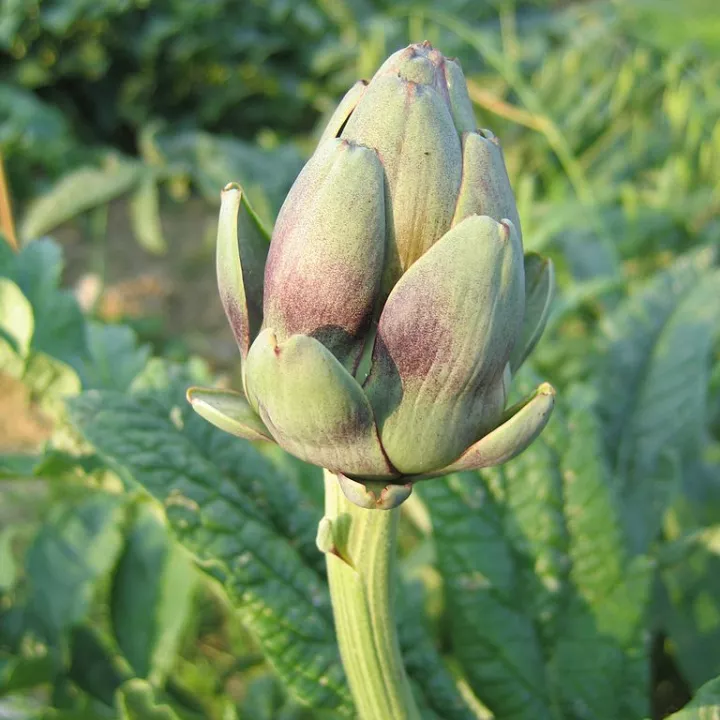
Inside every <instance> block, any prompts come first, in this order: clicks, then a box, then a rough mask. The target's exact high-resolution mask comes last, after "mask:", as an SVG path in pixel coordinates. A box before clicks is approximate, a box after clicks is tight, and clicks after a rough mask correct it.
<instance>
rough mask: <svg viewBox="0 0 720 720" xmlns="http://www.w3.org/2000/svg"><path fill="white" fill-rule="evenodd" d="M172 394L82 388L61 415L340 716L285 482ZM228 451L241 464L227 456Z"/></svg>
mask: <svg viewBox="0 0 720 720" xmlns="http://www.w3.org/2000/svg"><path fill="white" fill-rule="evenodd" d="M181 397H182V396H180V397H178V394H177V392H176V391H175V392H172V393H170V392H167V391H166V392H163V391H162V390H161V391H155V392H154V393H153V391H149V392H146V393H144V394H138V395H137V396H135V397H127V396H124V395H120V394H118V393H112V392H104V393H99V392H89V393H85V394H84V395H82V396H80V397H79V398H78V399H76V400H75V401H73V403H72V413H73V415H74V418H75V422H76V424H77V425H78V426H79V427H80V428H81V429H82V431H83V433H84V434H85V436H86V437H87V439H88V440H89V441H90V442H91V443H92V444H93V445H94V446H95V447H96V448H97V450H98V452H100V453H101V454H102V455H104V456H105V457H106V458H107V459H108V460H109V461H112V463H113V464H114V465H115V466H116V467H117V468H118V469H119V470H120V471H121V472H122V473H123V474H124V475H125V477H126V478H128V479H132V480H134V481H136V482H138V483H140V484H141V485H143V486H145V488H146V489H147V490H148V491H149V492H150V493H151V494H152V495H154V496H155V497H156V498H157V499H158V500H160V501H161V502H162V503H163V504H164V505H165V508H166V511H167V515H168V519H169V521H170V524H171V526H172V528H173V529H174V530H175V532H176V534H177V536H178V538H179V539H180V541H181V542H182V543H183V544H184V545H185V546H186V547H187V548H188V549H189V550H190V551H191V552H192V553H193V554H194V555H195V556H196V557H197V559H198V561H199V562H200V564H201V567H203V569H204V570H205V571H206V572H208V573H209V574H210V575H212V576H213V577H215V578H216V579H218V580H219V581H220V582H221V583H223V585H224V586H225V588H226V589H227V591H228V592H229V594H230V597H231V599H232V601H233V602H234V604H235V605H236V607H237V609H238V611H239V612H240V614H241V617H242V618H243V620H244V622H245V624H246V625H247V627H248V628H249V629H250V630H251V631H252V632H253V633H254V634H255V636H256V637H257V639H258V641H259V643H260V645H261V647H262V649H263V652H264V653H265V655H266V656H267V657H268V659H269V660H270V661H271V662H272V664H273V666H274V668H275V670H276V671H277V672H278V674H279V675H280V676H281V678H282V679H283V681H284V682H285V684H286V685H287V686H288V687H289V689H290V691H291V692H292V693H293V694H294V695H295V696H296V697H298V698H299V699H301V700H302V701H304V702H306V703H308V704H311V705H312V706H314V707H316V708H333V709H335V710H336V711H337V712H338V713H340V714H342V715H345V716H347V715H349V714H351V712H352V710H351V708H352V705H351V702H350V697H349V693H348V690H347V687H346V685H345V681H344V677H343V673H342V668H341V664H340V659H339V653H338V648H337V644H336V641H335V636H334V630H333V624H332V613H331V610H330V604H329V597H328V593H327V588H326V585H325V584H324V582H323V580H322V578H321V576H320V574H319V573H318V570H317V569H316V568H317V567H318V561H317V560H316V561H315V563H310V562H308V560H307V559H306V558H305V555H306V553H308V552H309V547H308V545H307V540H306V539H305V537H304V536H305V533H306V530H305V528H304V527H303V525H304V524H305V523H306V518H307V517H308V515H307V514H306V513H305V512H304V511H303V508H302V503H299V502H298V504H297V505H296V506H295V507H294V508H292V510H290V508H288V507H287V503H288V497H289V498H293V497H294V498H296V499H298V500H299V497H298V495H297V490H295V489H294V488H293V486H292V485H289V486H288V487H287V497H283V496H284V495H285V494H286V488H285V487H284V485H283V478H282V476H277V475H276V474H273V473H272V466H270V465H269V463H267V461H264V459H262V458H261V456H259V454H257V453H255V452H254V451H252V447H251V446H250V445H248V444H246V443H243V442H241V441H238V440H235V439H233V438H231V437H230V436H227V435H224V434H223V433H220V432H219V431H217V430H215V429H214V428H212V427H211V426H210V425H208V424H207V423H205V422H204V421H203V420H202V419H200V418H199V417H196V416H195V415H194V413H193V412H192V410H191V408H190V407H189V405H188V404H187V403H185V402H184V400H183V399H181ZM180 428H182V431H181V430H180ZM218 436H222V437H218ZM201 438H204V441H201ZM228 440H230V441H232V443H234V444H233V446H232V447H233V449H232V450H231V449H230V448H229V446H228V445H227V442H228ZM235 448H237V451H235ZM251 451H252V452H251ZM238 453H240V455H242V454H244V455H245V456H246V457H247V458H248V459H249V460H251V461H253V464H252V465H248V464H247V463H242V462H238V459H239V455H238ZM218 456H219V457H220V458H222V459H218ZM229 461H231V463H230V462H229ZM226 463H227V464H226ZM253 466H254V467H253ZM258 470H259V472H257V471H258ZM266 473H267V474H266ZM255 490H257V495H255V494H254V491H255ZM293 491H294V492H293ZM280 508H282V511H280ZM294 529H295V530H297V531H298V533H297V535H296V534H295V533H294V532H293V530H294ZM313 531H314V528H313ZM313 540H314V532H313ZM318 555H319V553H317V551H315V553H314V556H315V558H317V556H318Z"/></svg>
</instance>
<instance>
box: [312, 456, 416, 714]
mask: <svg viewBox="0 0 720 720" xmlns="http://www.w3.org/2000/svg"><path fill="white" fill-rule="evenodd" d="M399 513H400V509H399V508H394V509H392V510H366V509H364V508H360V507H358V506H357V505H355V504H354V503H352V502H350V501H349V500H347V499H346V498H345V496H344V495H343V493H342V491H341V489H340V485H339V483H338V480H337V477H336V476H335V475H333V474H332V473H330V472H328V471H327V470H326V471H325V517H324V518H323V520H322V521H321V523H320V528H319V531H318V546H319V547H320V549H321V550H323V551H324V552H325V556H326V558H327V569H328V579H329V583H330V596H331V598H332V606H333V614H334V616H335V630H336V632H337V637H338V643H339V645H340V655H341V657H342V662H343V666H344V667H345V673H346V675H347V678H348V682H349V684H350V690H351V692H352V695H353V699H354V701H355V705H356V709H357V712H358V717H359V718H361V720H420V713H419V712H418V709H417V706H416V704H415V700H414V698H413V695H412V691H411V689H410V684H409V681H408V677H407V675H406V673H405V667H404V665H403V660H402V656H401V654H400V645H399V642H398V636H397V630H396V626H395V618H394V613H393V590H394V583H395V576H396V567H395V566H396V562H397V560H396V555H397V548H396V545H397V532H398V521H399V518H400V515H399Z"/></svg>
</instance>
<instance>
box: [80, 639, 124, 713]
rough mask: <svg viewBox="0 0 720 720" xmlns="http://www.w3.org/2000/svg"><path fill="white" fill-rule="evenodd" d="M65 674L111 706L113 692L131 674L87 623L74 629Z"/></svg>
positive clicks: (107, 643) (106, 641)
mask: <svg viewBox="0 0 720 720" xmlns="http://www.w3.org/2000/svg"><path fill="white" fill-rule="evenodd" d="M68 675H69V677H70V679H71V680H72V681H73V682H74V683H75V684H76V685H77V686H78V687H79V688H80V689H82V690H84V691H85V692H86V693H88V694H89V695H92V696H93V697H95V698H97V699H98V700H100V701H102V702H104V703H105V704H106V705H110V706H112V705H113V704H114V700H115V691H116V690H117V689H118V688H119V687H120V685H122V683H123V682H125V681H126V680H128V679H129V678H130V677H131V676H132V674H131V673H130V671H129V669H128V667H127V664H126V663H123V662H122V660H121V658H119V657H118V656H117V653H116V652H115V651H114V650H113V648H112V647H111V644H110V642H109V641H108V639H107V638H105V637H103V636H102V635H101V634H100V633H99V632H98V630H96V629H95V628H93V627H91V626H88V625H81V626H80V627H76V628H74V629H73V632H72V637H71V642H70V669H69V671H68Z"/></svg>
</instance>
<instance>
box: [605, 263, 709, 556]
mask: <svg viewBox="0 0 720 720" xmlns="http://www.w3.org/2000/svg"><path fill="white" fill-rule="evenodd" d="M713 260H714V253H713V252H712V251H711V250H710V249H706V250H703V251H700V252H696V253H694V254H692V255H689V256H687V257H683V258H681V259H679V260H677V261H676V262H675V264H674V265H673V266H672V267H671V268H670V269H669V270H667V271H664V272H662V273H660V274H659V275H658V276H656V277H655V278H653V280H652V281H651V282H650V283H649V284H648V285H647V286H646V288H645V289H644V290H643V291H641V292H639V293H637V294H636V295H633V296H632V297H631V298H630V299H629V300H627V301H626V302H624V303H622V304H621V305H620V306H619V307H618V308H617V310H616V311H615V312H614V313H613V315H611V316H610V317H609V318H607V319H606V321H605V325H604V329H605V342H606V347H605V350H604V367H603V373H602V375H601V377H600V391H599V411H600V414H601V417H602V418H603V421H604V430H605V438H606V448H607V450H608V454H609V456H610V458H611V462H612V466H613V468H614V470H615V476H616V482H617V483H618V485H619V491H620V493H621V496H622V500H623V506H624V511H625V514H626V526H627V530H628V533H629V538H630V540H631V542H632V547H633V548H634V549H635V551H637V552H644V551H645V550H646V549H647V547H648V544H649V543H650V542H651V541H652V540H653V538H654V537H655V536H656V535H657V532H658V530H659V526H660V521H661V518H662V514H663V512H664V510H665V508H666V507H667V503H668V501H669V500H670V498H671V497H672V493H673V491H674V490H675V488H676V483H677V479H678V477H677V464H678V462H679V461H680V459H681V458H682V457H683V456H686V455H688V454H693V453H696V452H697V451H698V450H699V441H700V438H701V436H702V428H703V426H704V423H705V421H706V414H707V411H706V392H707V385H708V381H709V363H708V358H709V353H710V349H711V347H712V341H713V336H714V334H715V333H716V332H717V325H718V321H719V320H720V304H718V302H717V288H718V284H719V283H720V274H719V271H717V270H715V271H713V270H711V269H709V268H710V266H711V263H712V262H713Z"/></svg>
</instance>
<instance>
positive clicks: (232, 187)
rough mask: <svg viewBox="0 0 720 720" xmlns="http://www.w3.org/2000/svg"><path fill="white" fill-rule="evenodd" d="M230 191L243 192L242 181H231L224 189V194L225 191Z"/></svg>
mask: <svg viewBox="0 0 720 720" xmlns="http://www.w3.org/2000/svg"><path fill="white" fill-rule="evenodd" d="M229 192H239V193H241V192H242V188H241V187H240V183H237V182H229V183H228V184H227V185H226V186H225V187H224V188H223V189H222V194H223V195H224V194H225V193H229Z"/></svg>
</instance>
